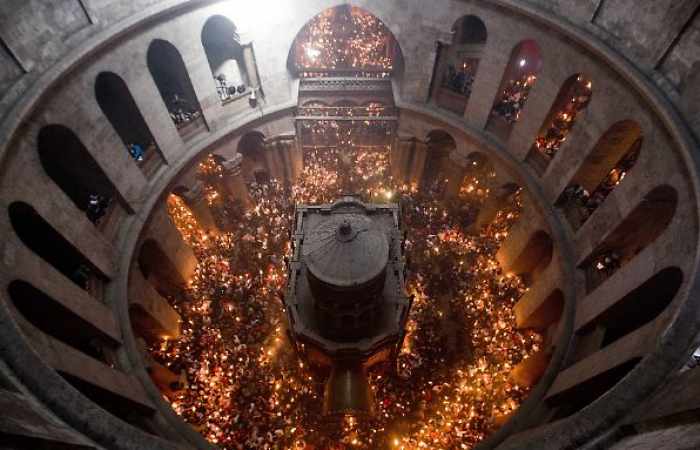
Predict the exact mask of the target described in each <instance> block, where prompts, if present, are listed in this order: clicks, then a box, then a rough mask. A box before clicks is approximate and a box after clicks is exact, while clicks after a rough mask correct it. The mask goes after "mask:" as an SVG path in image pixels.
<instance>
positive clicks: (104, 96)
mask: <svg viewBox="0 0 700 450" xmlns="http://www.w3.org/2000/svg"><path fill="white" fill-rule="evenodd" d="M95 97H96V99H97V104H98V105H100V109H102V112H103V113H104V115H105V116H106V117H107V120H109V123H111V124H112V127H113V128H114V130H115V131H116V132H117V134H118V135H119V137H120V138H121V140H122V142H123V143H124V146H125V147H126V150H127V151H128V152H129V155H130V156H131V157H132V158H133V159H134V161H136V164H137V165H138V166H139V168H140V169H141V170H142V171H143V172H144V173H145V174H146V175H152V174H154V173H155V171H156V170H158V167H160V166H161V165H162V164H163V163H164V161H163V158H162V157H161V155H160V149H158V147H157V146H156V142H155V139H153V135H152V134H151V130H150V129H149V128H148V125H146V121H145V120H144V119H143V116H142V115H141V111H140V110H139V108H138V106H136V102H134V98H133V97H132V96H131V92H130V91H129V88H128V87H127V86H126V83H124V80H122V79H121V77H119V76H118V75H116V74H114V73H112V72H101V73H100V74H99V75H97V79H96V80H95Z"/></svg>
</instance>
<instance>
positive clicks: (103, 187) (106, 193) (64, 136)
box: [37, 125, 116, 224]
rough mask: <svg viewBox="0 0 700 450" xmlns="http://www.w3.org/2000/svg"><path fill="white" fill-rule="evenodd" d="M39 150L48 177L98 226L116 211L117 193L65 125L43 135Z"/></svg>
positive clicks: (42, 133)
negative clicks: (107, 215) (113, 210)
mask: <svg viewBox="0 0 700 450" xmlns="http://www.w3.org/2000/svg"><path fill="white" fill-rule="evenodd" d="M37 150H38V152H39V160H40V161H41V165H42V167H43V168H44V171H45V172H46V174H47V175H48V176H49V177H50V178H51V179H52V180H53V181H54V183H56V185H58V187H59V188H61V190H62V191H63V192H64V193H65V194H66V195H67V196H68V197H69V198H70V199H71V200H72V201H73V203H74V204H75V206H77V207H78V209H80V210H81V211H84V212H85V214H86V216H87V217H88V219H90V221H92V222H93V223H94V224H98V222H100V219H102V217H103V216H104V215H105V214H106V213H107V212H108V209H110V208H111V207H112V203H113V202H114V201H115V199H116V195H115V194H116V189H115V188H114V186H113V185H112V182H111V181H110V180H109V178H107V175H105V173H104V172H103V171H102V168H101V167H100V166H99V165H98V164H97V161H95V159H94V158H93V157H92V155H91V154H90V152H88V151H87V149H86V148H85V146H84V145H83V143H82V142H81V141H80V139H79V138H78V136H76V135H75V133H73V132H72V131H71V130H70V129H68V128H66V127H64V126H62V125H47V126H45V127H43V128H42V129H41V130H40V131H39V136H38V143H37Z"/></svg>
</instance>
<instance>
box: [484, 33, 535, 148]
mask: <svg viewBox="0 0 700 450" xmlns="http://www.w3.org/2000/svg"><path fill="white" fill-rule="evenodd" d="M541 68H542V57H541V56H540V47H539V46H538V45H537V43H536V42H535V41H533V40H525V41H522V42H521V43H519V44H518V45H516V46H515V48H513V51H512V52H511V54H510V60H509V62H508V65H507V66H506V70H505V72H504V73H503V78H502V79H501V84H500V87H499V89H498V94H496V99H495V101H494V103H493V109H492V110H491V115H490V116H489V120H488V122H487V123H486V130H487V131H490V132H491V133H493V134H494V135H496V136H498V137H499V138H501V139H503V140H506V139H507V138H508V137H509V136H510V133H511V131H512V130H513V125H514V124H515V122H517V121H518V119H519V118H520V115H521V113H522V110H523V108H524V107H525V102H527V98H528V96H529V95H530V90H531V89H532V86H533V85H534V84H535V81H536V80H537V74H538V73H539V71H540V69H541Z"/></svg>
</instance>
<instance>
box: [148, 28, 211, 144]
mask: <svg viewBox="0 0 700 450" xmlns="http://www.w3.org/2000/svg"><path fill="white" fill-rule="evenodd" d="M147 62H148V70H149V71H150V72H151V76H152V77H153V81H155V83H156V87H157V88H158V92H160V96H161V98H162V99H163V103H165V106H166V108H168V112H169V113H170V118H171V119H172V121H173V123H174V124H175V126H176V127H177V129H178V131H179V132H180V135H181V136H182V137H183V139H187V138H189V137H191V136H192V135H193V134H196V132H197V131H204V130H205V129H206V123H205V122H204V117H203V115H202V109H201V106H200V104H199V100H198V99H197V95H196V94H195V91H194V87H192V81H191V80H190V76H189V73H188V72H187V67H186V66H185V62H184V61H183V60H182V56H181V55H180V52H179V51H178V50H177V48H175V46H174V45H173V44H171V43H170V42H168V41H164V40H162V39H154V40H153V41H152V42H151V45H149V47H148V54H147Z"/></svg>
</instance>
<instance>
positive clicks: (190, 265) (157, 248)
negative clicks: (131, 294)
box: [139, 202, 198, 287]
mask: <svg viewBox="0 0 700 450" xmlns="http://www.w3.org/2000/svg"><path fill="white" fill-rule="evenodd" d="M149 241H153V243H149ZM153 244H155V245H153ZM144 251H146V252H148V254H147V255H144V254H140V256H139V260H140V261H141V259H142V258H143V257H147V259H149V265H151V266H152V273H150V277H155V278H156V279H159V280H162V281H163V282H164V283H166V284H168V285H172V286H178V287H183V286H185V284H186V283H187V281H188V280H190V279H191V278H192V276H193V275H194V272H195V270H196V268H197V264H198V261H197V256H196V255H195V253H194V251H193V250H192V248H191V247H190V246H189V245H187V243H186V242H185V240H184V239H183V237H182V234H180V231H179V230H178V229H177V227H176V226H175V224H174V223H173V221H172V218H171V217H170V214H168V212H167V207H166V205H165V202H163V203H161V205H160V206H159V207H158V208H157V209H156V210H155V211H154V214H153V216H152V218H151V221H150V222H149V224H148V226H147V229H146V233H145V235H144V244H143V245H142V247H141V250H140V252H144ZM151 259H152V261H150V260H151ZM139 264H141V262H140V263H139ZM150 277H149V279H148V281H149V282H152V281H153V280H151V279H150ZM156 281H157V280H156ZM158 284H161V283H158Z"/></svg>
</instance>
